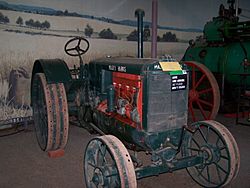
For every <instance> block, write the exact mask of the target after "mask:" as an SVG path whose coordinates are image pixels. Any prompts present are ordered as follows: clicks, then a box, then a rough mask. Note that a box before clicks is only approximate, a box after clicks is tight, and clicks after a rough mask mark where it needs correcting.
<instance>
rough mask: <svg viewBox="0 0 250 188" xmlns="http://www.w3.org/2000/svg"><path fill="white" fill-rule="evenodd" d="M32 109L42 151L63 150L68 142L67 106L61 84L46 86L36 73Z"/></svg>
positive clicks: (41, 77)
mask: <svg viewBox="0 0 250 188" xmlns="http://www.w3.org/2000/svg"><path fill="white" fill-rule="evenodd" d="M32 107H33V117H34V124H35V130H36V136H37V141H38V143H39V146H40V148H41V149H42V150H44V151H53V150H57V149H63V148H64V147H65V145H66V143H67V140H68V128H69V118H68V105H67V98H66V92H65V88H64V85H63V84H62V83H56V84H47V81H46V78H45V75H44V74H43V73H37V74H36V75H35V76H34V79H33V82H32Z"/></svg>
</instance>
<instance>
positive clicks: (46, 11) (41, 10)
mask: <svg viewBox="0 0 250 188" xmlns="http://www.w3.org/2000/svg"><path fill="white" fill-rule="evenodd" d="M0 9H2V10H12V11H20V12H28V13H34V14H43V15H51V16H52V15H53V16H73V17H82V18H88V19H94V20H99V21H103V22H107V23H113V24H120V25H125V26H132V27H136V26H137V22H136V21H135V20H121V21H117V20H113V19H111V18H106V17H96V16H92V15H84V14H79V13H76V12H68V11H66V10H65V11H62V10H55V9H52V8H47V7H39V6H29V5H22V4H11V3H7V2H5V1H0ZM144 25H149V26H150V27H151V22H145V23H144ZM158 28H159V29H166V30H173V31H183V32H202V30H201V29H196V28H176V27H169V26H160V25H159V26H158Z"/></svg>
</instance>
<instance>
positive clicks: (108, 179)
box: [84, 135, 136, 188]
mask: <svg viewBox="0 0 250 188" xmlns="http://www.w3.org/2000/svg"><path fill="white" fill-rule="evenodd" d="M84 176H85V182H86V185H87V187H88V188H93V187H96V188H99V187H121V188H125V187H129V188H136V176H135V171H134V166H133V162H132V160H131V158H130V155H129V153H128V151H127V149H126V148H125V147H124V145H123V144H122V143H121V141H119V140H118V139H117V138H116V137H114V136H111V135H106V136H101V137H97V138H94V139H92V140H91V141H90V142H89V144H88V146H87V148H86V150H85V156H84Z"/></svg>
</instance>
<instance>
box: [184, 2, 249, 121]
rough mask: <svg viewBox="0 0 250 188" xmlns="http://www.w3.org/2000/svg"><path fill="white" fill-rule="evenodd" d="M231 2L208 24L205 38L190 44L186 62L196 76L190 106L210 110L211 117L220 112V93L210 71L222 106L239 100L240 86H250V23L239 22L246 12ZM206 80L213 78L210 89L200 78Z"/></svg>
mask: <svg viewBox="0 0 250 188" xmlns="http://www.w3.org/2000/svg"><path fill="white" fill-rule="evenodd" d="M228 3H229V8H228V9H226V8H225V7H224V6H223V5H221V6H220V8H219V16H217V17H214V18H213V20H212V21H209V22H207V23H206V25H205V26H204V31H203V32H204V35H203V37H199V38H197V40H196V41H193V40H191V41H190V46H189V47H188V49H187V50H186V53H185V55H184V57H183V59H182V60H183V61H184V63H186V64H187V65H188V66H189V67H190V68H191V69H192V70H193V71H191V72H192V74H194V75H193V76H192V81H193V80H194V84H193V86H192V87H191V90H190V94H189V96H190V100H189V101H190V107H191V106H192V105H194V103H195V104H196V106H198V107H199V108H203V109H204V108H207V109H209V110H210V112H211V114H212V113H214V112H217V111H218V108H219V104H220V101H219V100H215V99H216V98H217V97H213V96H218V95H220V94H219V92H218V90H217V88H218V86H217V84H216V80H214V79H213V78H212V77H210V75H211V74H210V75H209V73H207V72H208V71H207V70H210V71H211V72H213V74H214V75H215V77H216V79H217V81H218V84H219V88H220V91H221V98H222V99H223V100H221V105H222V107H224V106H225V105H226V103H228V101H232V99H235V98H237V93H238V92H237V90H236V88H237V87H239V86H242V85H244V86H246V87H248V88H249V86H250V77H249V75H250V66H249V65H250V21H245V22H239V17H238V15H240V13H241V10H242V9H239V8H238V5H237V4H238V1H236V3H235V1H234V0H228ZM235 4H236V5H235ZM185 61H186V62H185ZM195 77H196V78H195ZM197 77H198V78H197ZM203 77H205V78H206V77H208V79H210V80H209V81H208V82H209V84H210V86H211V87H208V88H209V89H207V86H206V83H204V82H202V79H200V78H203ZM199 79H200V80H199ZM204 80H205V79H204ZM199 99H202V101H201V102H199ZM204 100H205V102H204ZM197 101H198V102H197ZM190 109H191V108H190ZM191 110H192V109H191ZM205 116H206V115H205ZM211 116H212V117H213V115H211ZM207 117H208V116H207Z"/></svg>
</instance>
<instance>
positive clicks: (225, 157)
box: [220, 155, 229, 160]
mask: <svg viewBox="0 0 250 188" xmlns="http://www.w3.org/2000/svg"><path fill="white" fill-rule="evenodd" d="M220 157H221V158H222V159H226V160H229V158H228V157H227V156H224V155H221V156H220Z"/></svg>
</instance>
